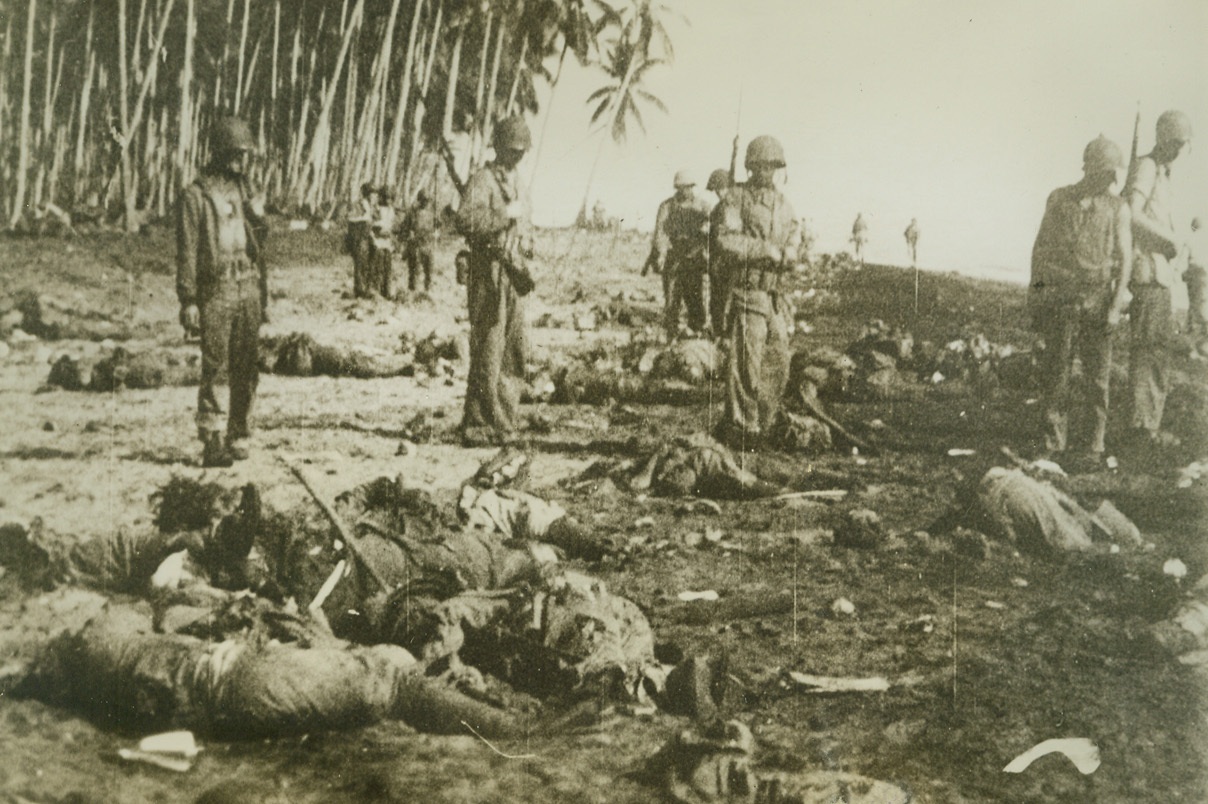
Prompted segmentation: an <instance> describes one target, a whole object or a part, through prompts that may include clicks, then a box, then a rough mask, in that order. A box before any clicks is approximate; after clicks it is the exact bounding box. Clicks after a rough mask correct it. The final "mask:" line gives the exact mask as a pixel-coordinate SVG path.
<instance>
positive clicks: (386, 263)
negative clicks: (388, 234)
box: [369, 248, 394, 299]
mask: <svg viewBox="0 0 1208 804" xmlns="http://www.w3.org/2000/svg"><path fill="white" fill-rule="evenodd" d="M371 254H372V256H371V257H370V260H371V264H372V265H373V269H372V272H371V277H372V278H371V284H370V288H369V289H370V291H371V292H373V293H377V294H379V295H381V297H382V298H383V299H389V298H391V296H392V293H393V291H394V252H393V251H390V250H389V249H380V248H375V249H373V250H372V252H371Z"/></svg>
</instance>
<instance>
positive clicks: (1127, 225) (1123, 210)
mask: <svg viewBox="0 0 1208 804" xmlns="http://www.w3.org/2000/svg"><path fill="white" fill-rule="evenodd" d="M1116 257H1117V259H1118V260H1119V269H1118V272H1117V274H1116V293H1115V296H1114V297H1113V298H1112V306H1111V308H1110V309H1109V310H1108V313H1107V320H1108V323H1109V324H1111V325H1112V326H1115V324H1117V323H1118V322H1119V320H1120V314H1121V313H1123V312H1124V308H1125V306H1127V304H1128V282H1129V280H1130V279H1131V278H1132V261H1133V242H1132V210H1131V209H1129V206H1128V204H1121V205H1120V209H1119V211H1118V212H1117V213H1116Z"/></svg>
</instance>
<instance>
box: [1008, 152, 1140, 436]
mask: <svg viewBox="0 0 1208 804" xmlns="http://www.w3.org/2000/svg"><path fill="white" fill-rule="evenodd" d="M1123 163H1124V160H1123V156H1122V155H1121V153H1120V149H1119V148H1118V147H1116V145H1115V144H1114V143H1112V142H1111V141H1109V140H1107V139H1106V138H1104V137H1100V138H1099V139H1097V140H1095V141H1094V142H1092V143H1090V145H1088V146H1087V148H1086V151H1085V153H1084V155H1083V164H1084V170H1085V171H1086V178H1084V179H1083V181H1082V182H1079V183H1078V184H1073V185H1070V186H1068V187H1061V188H1059V189H1057V190H1054V191H1053V192H1052V193H1051V194H1050V195H1049V198H1048V203H1047V204H1046V206H1045V212H1044V218H1043V220H1042V221H1041V224H1040V231H1039V232H1038V233H1037V235H1036V243H1035V245H1034V247H1033V249H1032V279H1031V285H1030V288H1029V292H1028V307H1029V310H1030V312H1031V316H1032V325H1033V327H1034V328H1035V329H1036V330H1037V332H1039V333H1040V335H1041V337H1042V338H1043V339H1044V342H1045V351H1044V360H1043V363H1042V365H1041V371H1042V377H1043V379H1042V384H1043V387H1044V418H1045V425H1044V441H1045V449H1046V450H1048V451H1050V452H1061V451H1064V450H1066V449H1067V447H1070V446H1076V447H1077V448H1078V449H1085V450H1087V451H1088V452H1090V453H1091V454H1092V455H1101V454H1102V453H1103V451H1104V435H1105V434H1106V432H1107V408H1108V380H1109V378H1110V369H1111V355H1112V346H1111V337H1110V325H1109V312H1110V311H1111V310H1112V309H1113V307H1114V309H1115V310H1116V313H1117V315H1118V314H1119V312H1120V310H1121V309H1122V307H1123V304H1124V299H1123V296H1122V294H1121V293H1120V288H1119V280H1120V279H1125V280H1126V279H1127V277H1126V276H1121V272H1122V271H1123V270H1126V268H1125V265H1126V261H1127V260H1126V258H1128V257H1129V256H1130V255H1129V254H1128V253H1127V252H1129V251H1131V233H1130V229H1129V226H1130V219H1131V215H1130V213H1129V210H1128V205H1127V203H1126V202H1125V201H1124V199H1122V198H1120V197H1119V196H1117V195H1115V194H1113V193H1112V192H1111V191H1110V184H1111V182H1112V181H1114V177H1115V171H1116V169H1118V168H1120V167H1122V166H1123ZM1108 176H1110V178H1107V177H1108ZM1096 181H1098V182H1099V183H1098V184H1095V182H1096ZM1075 358H1078V359H1080V360H1081V362H1082V377H1081V379H1080V380H1078V379H1076V378H1075V377H1074V376H1073V367H1074V361H1075ZM1075 383H1078V387H1075ZM1071 413H1074V414H1075V416H1076V417H1077V418H1080V419H1082V420H1083V422H1080V424H1082V423H1085V426H1083V427H1082V428H1081V431H1080V432H1077V433H1076V434H1075V437H1074V438H1072V439H1071V438H1070V434H1069V420H1070V415H1071ZM1071 441H1075V442H1077V443H1076V444H1070V443H1069V442H1071Z"/></svg>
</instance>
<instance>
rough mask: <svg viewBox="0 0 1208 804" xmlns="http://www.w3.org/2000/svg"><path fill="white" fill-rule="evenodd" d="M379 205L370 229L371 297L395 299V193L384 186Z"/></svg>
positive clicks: (374, 212) (379, 195) (379, 190)
mask: <svg viewBox="0 0 1208 804" xmlns="http://www.w3.org/2000/svg"><path fill="white" fill-rule="evenodd" d="M377 195H378V205H377V208H376V209H375V210H374V211H373V222H372V224H371V225H370V228H369V234H370V248H369V263H370V269H369V277H370V279H369V284H370V288H369V289H370V295H372V294H375V293H376V294H378V295H380V296H381V297H382V298H383V299H389V298H392V297H393V293H394V288H393V284H394V283H393V279H394V227H395V221H394V191H393V190H391V189H390V188H389V187H386V186H385V185H383V186H382V187H381V188H379V189H378V193H377Z"/></svg>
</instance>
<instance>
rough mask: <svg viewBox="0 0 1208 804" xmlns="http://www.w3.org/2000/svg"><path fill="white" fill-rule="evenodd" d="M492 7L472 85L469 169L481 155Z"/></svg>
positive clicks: (483, 33)
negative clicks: (472, 108) (474, 80)
mask: <svg viewBox="0 0 1208 804" xmlns="http://www.w3.org/2000/svg"><path fill="white" fill-rule="evenodd" d="M492 12H493V9H490V8H488V9H487V24H486V28H485V29H483V32H482V53H480V54H479V57H478V83H477V84H476V85H475V87H474V119H473V120H472V121H471V122H470V171H471V172H473V170H474V168H476V167H478V165H479V164H480V162H481V157H482V139H481V137H480V136H479V132H480V131H481V128H480V126H481V125H482V115H483V98H482V96H483V93H484V92H485V91H486V86H487V55H488V54H489V53H490V52H491V22H492V21H493V20H494V16H495V15H494V14H493V13H492Z"/></svg>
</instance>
